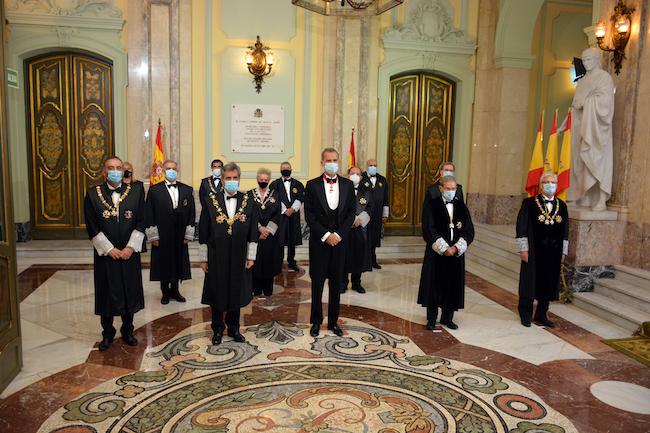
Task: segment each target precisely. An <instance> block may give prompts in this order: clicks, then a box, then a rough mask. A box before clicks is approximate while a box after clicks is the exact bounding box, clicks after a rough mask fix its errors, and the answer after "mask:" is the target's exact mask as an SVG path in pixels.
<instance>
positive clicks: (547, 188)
mask: <svg viewBox="0 0 650 433" xmlns="http://www.w3.org/2000/svg"><path fill="white" fill-rule="evenodd" d="M542 190H543V191H544V193H545V194H546V195H555V191H557V184H556V183H543V184H542Z"/></svg>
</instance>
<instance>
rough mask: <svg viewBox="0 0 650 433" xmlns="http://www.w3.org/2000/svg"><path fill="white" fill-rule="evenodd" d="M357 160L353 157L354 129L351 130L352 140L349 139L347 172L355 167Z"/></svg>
mask: <svg viewBox="0 0 650 433" xmlns="http://www.w3.org/2000/svg"><path fill="white" fill-rule="evenodd" d="M356 165H357V158H356V156H355V155H354V128H352V138H351V139H350V157H349V158H348V170H349V169H350V168H352V167H356Z"/></svg>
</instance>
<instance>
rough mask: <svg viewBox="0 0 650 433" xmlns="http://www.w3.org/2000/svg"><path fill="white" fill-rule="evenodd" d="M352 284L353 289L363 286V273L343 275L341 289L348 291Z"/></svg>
mask: <svg viewBox="0 0 650 433" xmlns="http://www.w3.org/2000/svg"><path fill="white" fill-rule="evenodd" d="M349 282H352V289H354V288H356V287H359V286H361V272H352V273H350V274H348V273H345V274H343V281H341V289H343V290H346V289H347V288H348V283H349Z"/></svg>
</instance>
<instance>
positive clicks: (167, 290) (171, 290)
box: [160, 280, 178, 296]
mask: <svg viewBox="0 0 650 433" xmlns="http://www.w3.org/2000/svg"><path fill="white" fill-rule="evenodd" d="M160 291H161V292H162V294H163V296H164V295H167V296H170V295H174V294H176V293H178V280H172V281H165V280H164V281H161V282H160Z"/></svg>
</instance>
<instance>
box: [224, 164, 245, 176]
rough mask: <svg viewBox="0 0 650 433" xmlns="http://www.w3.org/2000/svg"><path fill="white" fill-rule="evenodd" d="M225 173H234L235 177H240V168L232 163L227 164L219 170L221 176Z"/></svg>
mask: <svg viewBox="0 0 650 433" xmlns="http://www.w3.org/2000/svg"><path fill="white" fill-rule="evenodd" d="M227 171H236V172H237V176H238V177H241V168H239V166H238V165H237V164H236V163H234V162H229V163H228V164H226V165H224V166H223V168H222V169H221V172H222V173H223V174H225V173H226V172H227ZM224 177H225V176H224Z"/></svg>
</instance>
